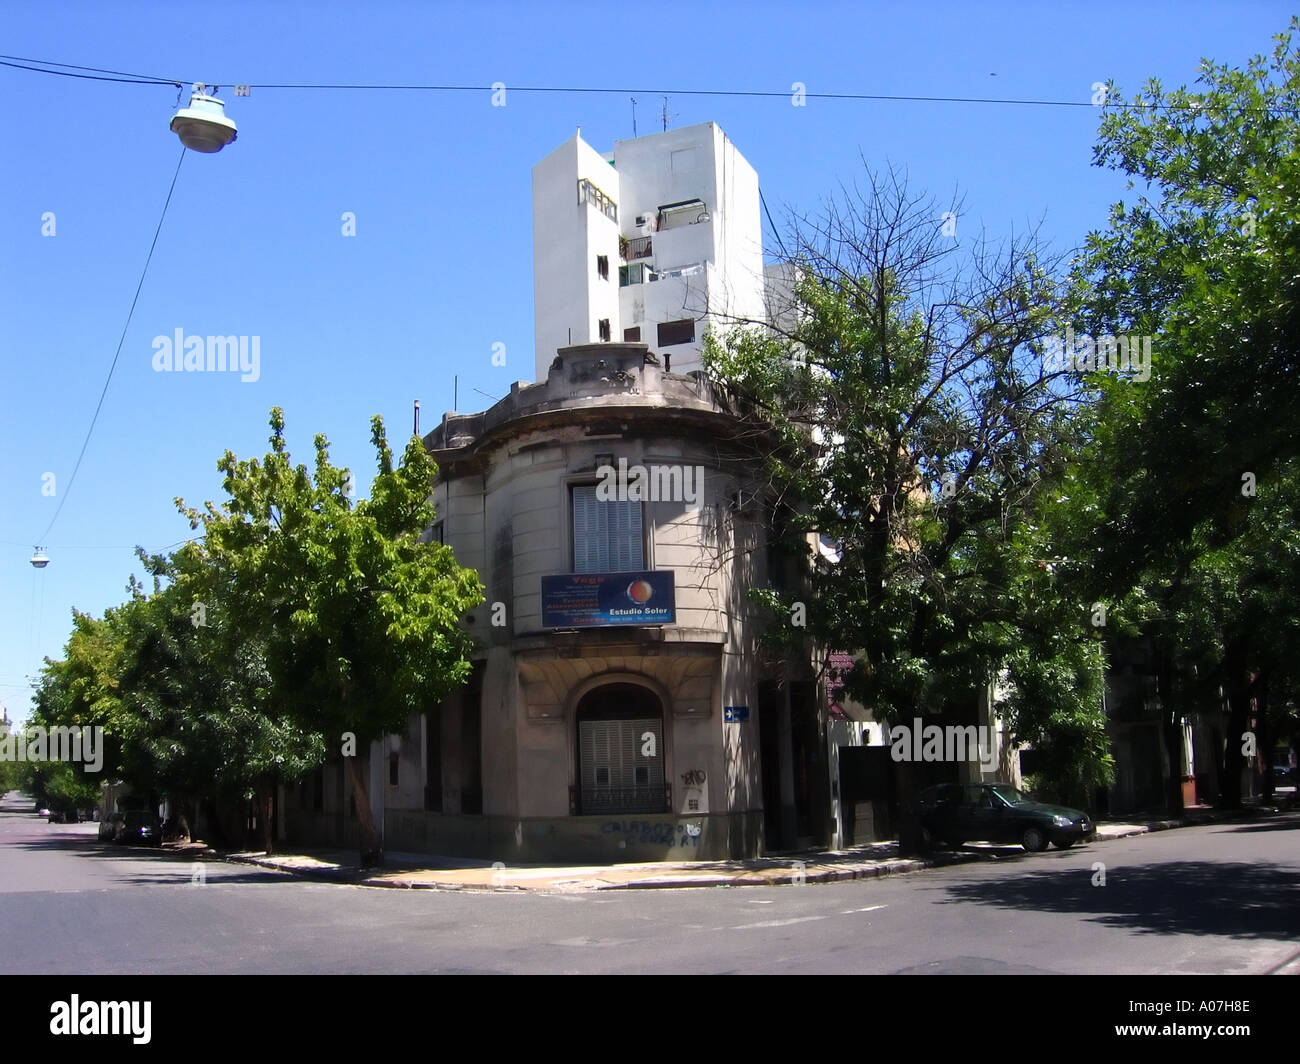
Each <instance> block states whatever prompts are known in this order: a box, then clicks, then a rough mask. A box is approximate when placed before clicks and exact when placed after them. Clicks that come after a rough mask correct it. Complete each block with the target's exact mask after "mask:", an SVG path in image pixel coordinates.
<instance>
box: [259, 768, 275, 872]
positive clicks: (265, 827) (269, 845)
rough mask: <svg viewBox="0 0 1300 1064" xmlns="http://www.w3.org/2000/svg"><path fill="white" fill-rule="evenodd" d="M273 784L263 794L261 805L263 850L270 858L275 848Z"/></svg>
mask: <svg viewBox="0 0 1300 1064" xmlns="http://www.w3.org/2000/svg"><path fill="white" fill-rule="evenodd" d="M271 786H272V785H271V784H268V785H267V789H266V790H264V791H263V792H262V794H261V797H260V801H259V803H258V804H259V805H260V806H261V813H262V848H263V849H264V850H266V856H267V857H270V856H271V854H272V852H273V851H274V848H275V837H274V832H272V831H271V810H272V808H273V805H274V802H275V799H274V797H273V795H274V794H275V791H274V790H272V789H271Z"/></svg>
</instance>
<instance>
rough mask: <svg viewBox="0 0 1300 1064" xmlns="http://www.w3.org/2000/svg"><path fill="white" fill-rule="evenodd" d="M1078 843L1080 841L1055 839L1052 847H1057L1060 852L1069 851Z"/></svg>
mask: <svg viewBox="0 0 1300 1064" xmlns="http://www.w3.org/2000/svg"><path fill="white" fill-rule="evenodd" d="M1078 841H1079V840H1078V839H1053V840H1052V845H1053V846H1055V847H1056V848H1057V849H1058V850H1068V849H1069V848H1070V847H1071V846H1073V845H1074V844H1075V843H1076V842H1078Z"/></svg>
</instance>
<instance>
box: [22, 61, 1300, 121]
mask: <svg viewBox="0 0 1300 1064" xmlns="http://www.w3.org/2000/svg"><path fill="white" fill-rule="evenodd" d="M5 60H14V61H15V62H5ZM18 63H27V64H41V63H44V64H46V66H39V65H28V66H18V65H17V64H18ZM0 65H3V66H11V67H15V68H16V69H19V70H32V71H35V72H37V73H42V74H57V75H60V76H63V77H74V78H89V79H90V80H93V81H126V82H130V83H133V84H141V85H172V86H178V85H183V84H184V82H183V81H181V80H178V79H175V78H155V77H150V76H149V75H146V74H131V73H128V72H126V71H121V70H104V69H103V68H100V67H81V66H74V65H73V64H71V63H55V62H53V61H51V60H40V59H28V58H26V57H24V56H13V55H0ZM55 66H60V67H67V68H69V69H67V70H53V69H48V68H49V67H55ZM72 70H87V71H98V72H99V74H117V75H121V77H102V76H96V75H93V74H74V73H71V71H72ZM216 84H222V85H226V84H236V82H228V81H221V82H217V83H216ZM238 84H241V85H242V86H243V87H246V88H248V89H307V90H342V91H377V92H491V91H492V90H493V88H494V86H492V85H403V84H392V85H373V84H361V83H329V82H316V83H311V82H303V83H287V82H266V83H243V82H240V83H238ZM506 88H508V89H509V90H510V91H511V92H550V93H560V92H569V93H588V94H610V93H613V94H620V95H647V96H664V95H667V96H730V97H741V98H743V97H752V98H758V99H790V97H791V93H790V92H787V91H784V90H781V91H773V90H760V89H663V88H659V89H647V88H612V87H605V86H598V85H567V86H561V85H507V86H506ZM802 97H803V98H804V99H808V100H854V101H876V102H883V103H972V104H995V105H996V104H1001V105H1003V106H1013V107H1085V108H1090V109H1096V108H1097V107H1098V106H1101V105H1098V104H1094V103H1092V101H1091V100H1042V99H1027V100H1019V99H1005V98H1000V97H992V96H905V95H901V94H896V93H888V94H887V93H864V92H806V91H805V92H803V93H802ZM1104 106H1106V107H1111V108H1125V109H1131V110H1167V111H1169V110H1196V109H1197V105H1196V104H1194V103H1188V104H1171V103H1161V104H1146V103H1130V102H1127V101H1122V100H1113V101H1112V100H1107V101H1106V103H1105V105H1104ZM1243 110H1253V108H1243ZM1264 110H1268V111H1278V112H1293V111H1297V110H1300V108H1294V107H1273V108H1264Z"/></svg>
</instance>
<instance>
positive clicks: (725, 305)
mask: <svg viewBox="0 0 1300 1064" xmlns="http://www.w3.org/2000/svg"><path fill="white" fill-rule="evenodd" d="M533 295H534V328H535V341H536V349H535V358H536V367H537V380H546V375H547V370H548V368H549V367H550V364H551V362H552V360H553V359H554V358H555V353H556V351H557V350H558V349H559V348H561V347H568V346H570V345H573V344H588V343H599V342H601V341H614V342H620V341H621V342H640V343H645V344H648V345H649V347H650V350H651V351H653V352H655V353H656V354H657V355H658V356H659V357H660V359H661V360H667V363H668V365H667V367H666V368H669V369H671V371H672V372H674V373H683V372H687V371H689V370H692V369H696V368H699V365H700V353H701V351H702V349H703V341H704V332H705V330H706V329H707V328H708V327H710V326H712V327H714V328H716V329H725V328H726V327H727V326H728V324H730V323H731V322H733V321H735V320H737V319H742V320H748V321H763V320H765V316H764V307H765V300H764V284H763V251H762V225H761V220H760V215H759V198H758V174H757V173H755V171H754V168H753V167H752V166H750V165H749V163H748V162H746V161H745V158H744V157H743V156H742V155H741V154H740V152H738V151H737V150H736V148H735V145H733V144H732V143H731V141H730V140H728V139H727V136H726V134H724V133H723V132H722V130H721V129H719V128H718V127H717V126H716V125H715V124H714V123H712V122H703V123H701V124H699V125H695V126H687V127H685V128H684V129H671V130H667V131H665V132H663V133H654V134H651V135H649V136H645V137H637V138H635V139H633V140H619V141H615V142H614V151H613V152H612V153H610V154H609V155H601V154H600V153H599V152H597V151H596V150H595V149H593V148H592V147H591V146H590V145H589V144H587V143H586V142H585V141H584V140H583V139H582V137H581V135H575V136H574V137H572V138H571V139H570V140H568V141H566V142H565V143H564V144H562V145H560V147H558V148H556V149H555V151H553V152H552V153H551V154H550V155H548V156H547V157H546V158H545V159H543V160H542V161H541V162H539V163H538V164H537V165H536V166H534V167H533Z"/></svg>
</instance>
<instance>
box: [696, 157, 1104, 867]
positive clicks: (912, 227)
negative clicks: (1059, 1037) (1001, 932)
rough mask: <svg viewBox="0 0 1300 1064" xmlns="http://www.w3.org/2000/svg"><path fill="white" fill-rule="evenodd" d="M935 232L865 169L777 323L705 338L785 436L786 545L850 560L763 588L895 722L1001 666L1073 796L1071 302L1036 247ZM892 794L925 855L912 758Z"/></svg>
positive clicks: (1089, 678)
mask: <svg viewBox="0 0 1300 1064" xmlns="http://www.w3.org/2000/svg"><path fill="white" fill-rule="evenodd" d="M941 225H942V215H941V214H940V212H939V210H938V209H936V207H935V205H934V204H933V202H928V201H923V200H921V199H918V198H914V197H911V196H909V194H908V193H907V191H906V188H905V183H904V182H903V181H902V180H901V179H900V177H899V176H898V175H897V174H896V173H892V172H891V173H889V174H888V175H884V176H881V175H877V174H874V173H869V174H868V188H867V189H866V190H865V191H864V192H863V193H861V194H847V195H846V196H844V197H843V198H842V199H841V200H840V201H838V202H837V203H836V204H834V205H833V206H832V207H831V208H830V209H829V210H828V211H827V213H826V215H825V216H824V217H822V218H820V219H818V220H816V221H811V222H810V221H808V220H803V221H802V223H801V224H800V225H798V226H797V227H796V229H795V232H794V233H793V234H792V240H791V241H790V242H789V243H793V245H794V247H795V248H796V249H797V250H796V251H795V255H794V257H795V260H796V264H797V267H798V276H799V277H800V280H799V282H798V283H797V285H796V291H795V301H794V307H793V308H791V312H790V313H787V314H785V315H784V316H783V319H784V323H778V324H777V326H776V327H775V328H759V329H749V330H744V329H738V330H736V331H734V332H733V333H732V335H730V336H729V337H728V338H727V340H726V342H725V343H719V342H717V341H715V340H710V342H709V343H708V344H707V345H706V348H707V349H706V360H707V364H708V366H709V367H710V369H711V371H712V373H713V374H714V375H715V376H716V377H718V378H719V379H720V380H721V381H722V382H723V383H724V386H725V387H727V388H729V389H730V390H731V391H732V392H733V393H734V394H735V396H736V397H737V400H738V404H739V406H740V408H741V409H742V410H744V411H747V412H748V415H747V416H749V417H750V418H752V420H753V421H754V423H755V428H756V430H757V431H765V432H770V433H771V434H772V435H773V436H774V438H775V440H776V441H777V444H776V446H775V447H774V448H773V449H772V457H771V460H770V475H771V478H772V488H773V490H772V495H773V497H774V498H776V499H778V500H780V502H779V504H778V505H779V506H781V507H784V508H785V509H787V510H788V511H789V520H788V521H787V522H786V526H787V527H788V529H789V533H790V535H789V540H790V548H791V549H792V550H794V551H799V550H802V551H803V553H804V554H805V555H807V554H808V551H807V548H806V541H807V539H808V537H809V536H813V535H816V536H824V537H828V538H829V539H830V540H831V541H833V543H834V544H835V549H836V551H837V553H838V560H837V561H835V562H834V563H833V564H820V563H819V564H810V565H808V566H807V571H806V585H805V587H804V588H803V589H802V590H801V591H799V592H793V593H789V594H783V593H780V592H778V591H776V590H771V589H762V590H759V591H757V592H756V593H755V597H757V598H759V599H760V600H761V601H764V602H766V603H767V604H768V605H769V606H771V607H772V608H773V609H774V610H775V611H779V615H783V616H784V617H785V618H786V619H787V620H788V619H789V618H790V617H791V612H790V611H791V608H792V606H793V600H795V599H799V600H801V601H802V602H803V603H804V606H805V610H806V614H805V616H806V625H807V634H808V635H810V636H811V637H813V638H814V639H815V640H816V642H818V643H819V644H820V645H821V646H822V647H828V648H833V649H846V650H851V651H853V652H855V653H856V655H857V657H856V664H855V666H854V667H853V669H852V671H851V672H850V673H849V674H848V676H846V677H844V683H845V687H846V689H847V691H848V692H849V694H850V695H851V696H852V697H854V698H855V699H856V700H858V701H860V702H862V703H863V704H865V705H867V706H869V707H871V708H872V709H873V710H874V711H875V713H876V715H877V717H878V718H879V719H883V720H885V721H888V722H891V723H893V722H905V723H910V721H911V719H912V717H913V715H914V714H915V713H916V712H917V711H922V712H925V711H941V710H943V709H945V708H947V707H954V706H959V707H963V708H967V709H968V711H969V712H972V713H973V711H974V706H975V700H976V697H977V696H978V693H979V692H981V691H982V690H984V689H985V688H986V687H987V686H988V685H989V683H990V682H991V681H992V680H993V679H994V677H996V676H998V675H999V674H1000V673H1001V672H1002V671H1003V670H1007V671H1008V672H1009V673H1010V679H1011V681H1012V685H1013V687H1015V688H1016V689H1017V690H1018V691H1019V692H1020V694H1019V697H1014V698H1012V699H1011V700H1010V701H1009V702H1008V703H1007V705H1006V706H1005V707H1004V708H1005V709H1006V711H1007V713H1008V714H1009V716H1010V721H1011V724H1012V729H1013V733H1014V734H1015V736H1016V737H1017V738H1032V739H1034V740H1035V741H1037V742H1044V743H1045V742H1047V741H1048V739H1049V737H1051V738H1053V740H1054V742H1055V743H1056V744H1057V748H1059V749H1060V750H1062V751H1068V756H1064V755H1063V756H1060V757H1058V758H1056V759H1055V761H1054V762H1052V764H1053V765H1055V766H1058V767H1059V768H1060V769H1061V771H1062V772H1066V771H1068V773H1072V774H1073V777H1072V778H1064V777H1063V778H1062V780H1061V783H1062V786H1063V787H1066V788H1070V787H1073V788H1075V789H1079V788H1081V787H1082V785H1084V784H1085V783H1095V782H1097V781H1104V780H1105V779H1106V778H1107V773H1108V771H1109V762H1108V754H1106V752H1105V748H1104V743H1103V742H1102V741H1101V740H1100V739H1099V736H1100V735H1101V734H1102V723H1101V717H1100V713H1101V707H1100V698H1099V697H1097V698H1095V699H1094V698H1093V696H1094V695H1097V694H1099V687H1098V675H1099V668H1098V661H1097V656H1096V655H1097V651H1096V647H1095V643H1096V637H1095V633H1093V632H1091V631H1090V630H1088V629H1087V628H1086V626H1085V624H1084V613H1083V609H1082V604H1081V603H1079V602H1076V601H1073V600H1072V599H1070V598H1069V596H1068V595H1067V594H1066V593H1065V591H1064V590H1062V589H1060V588H1058V587H1057V586H1056V585H1055V584H1054V583H1053V582H1052V581H1051V580H1045V579H1043V576H1044V575H1045V574H1046V571H1047V566H1048V565H1049V564H1050V563H1049V560H1048V558H1049V557H1050V556H1045V555H1044V554H1043V551H1044V549H1045V547H1046V545H1045V543H1044V542H1042V537H1041V536H1036V535H1035V532H1034V529H1033V527H1032V521H1031V518H1032V515H1033V514H1034V511H1035V508H1036V506H1037V504H1038V500H1039V497H1040V496H1042V495H1043V494H1044V493H1046V492H1048V491H1051V490H1053V488H1054V486H1055V485H1056V484H1057V483H1058V482H1059V478H1060V476H1061V473H1062V470H1063V468H1064V467H1065V464H1066V462H1067V460H1068V459H1069V458H1070V457H1071V456H1072V455H1073V454H1074V453H1075V449H1076V447H1077V443H1078V441H1077V439H1076V438H1075V430H1074V428H1073V425H1072V422H1071V416H1070V415H1071V414H1072V412H1073V410H1074V408H1075V406H1076V404H1077V403H1078V402H1079V401H1080V399H1081V398H1082V397H1083V393H1082V392H1081V391H1080V389H1079V388H1078V387H1077V385H1076V381H1075V380H1074V379H1073V378H1072V377H1071V376H1069V375H1066V374H1065V373H1063V372H1060V371H1054V370H1051V369H1050V368H1049V367H1046V366H1045V364H1044V359H1043V353H1044V352H1043V341H1044V339H1045V337H1046V336H1047V335H1048V334H1050V333H1051V332H1052V331H1053V327H1054V325H1056V324H1057V322H1056V319H1055V317H1054V311H1055V307H1056V304H1057V294H1056V283H1055V281H1054V279H1053V275H1052V269H1051V268H1049V264H1047V263H1046V260H1045V255H1044V252H1043V249H1042V248H1041V246H1039V245H1038V243H1037V241H1036V240H1034V239H1033V238H1030V239H1019V240H1011V241H1008V242H1007V243H1006V244H1004V245H1002V246H994V245H992V244H990V243H988V242H985V241H983V240H980V241H978V242H976V243H975V245H974V246H973V247H972V248H970V249H969V250H963V249H961V248H960V247H958V246H957V245H956V244H955V242H954V240H953V239H952V238H951V237H950V236H948V235H945V234H944V232H943V230H942V227H941ZM1031 593H1032V594H1031ZM785 631H786V633H787V635H788V636H789V637H790V638H791V639H793V640H795V641H798V640H799V639H800V637H801V633H799V632H795V631H792V630H790V629H789V628H788V627H787V628H786V629H785ZM1049 633H1050V634H1049ZM1040 655H1046V656H1045V657H1042V656H1040ZM1075 760H1077V761H1078V762H1079V764H1077V765H1075V764H1073V761H1075ZM899 782H900V795H901V800H902V807H903V809H902V811H903V822H902V825H901V842H902V845H903V847H904V849H907V850H914V849H916V848H918V847H919V846H920V844H921V838H920V826H919V814H918V807H917V804H916V788H915V786H914V782H915V773H913V772H910V771H908V770H907V769H906V767H905V766H900V780H899Z"/></svg>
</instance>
